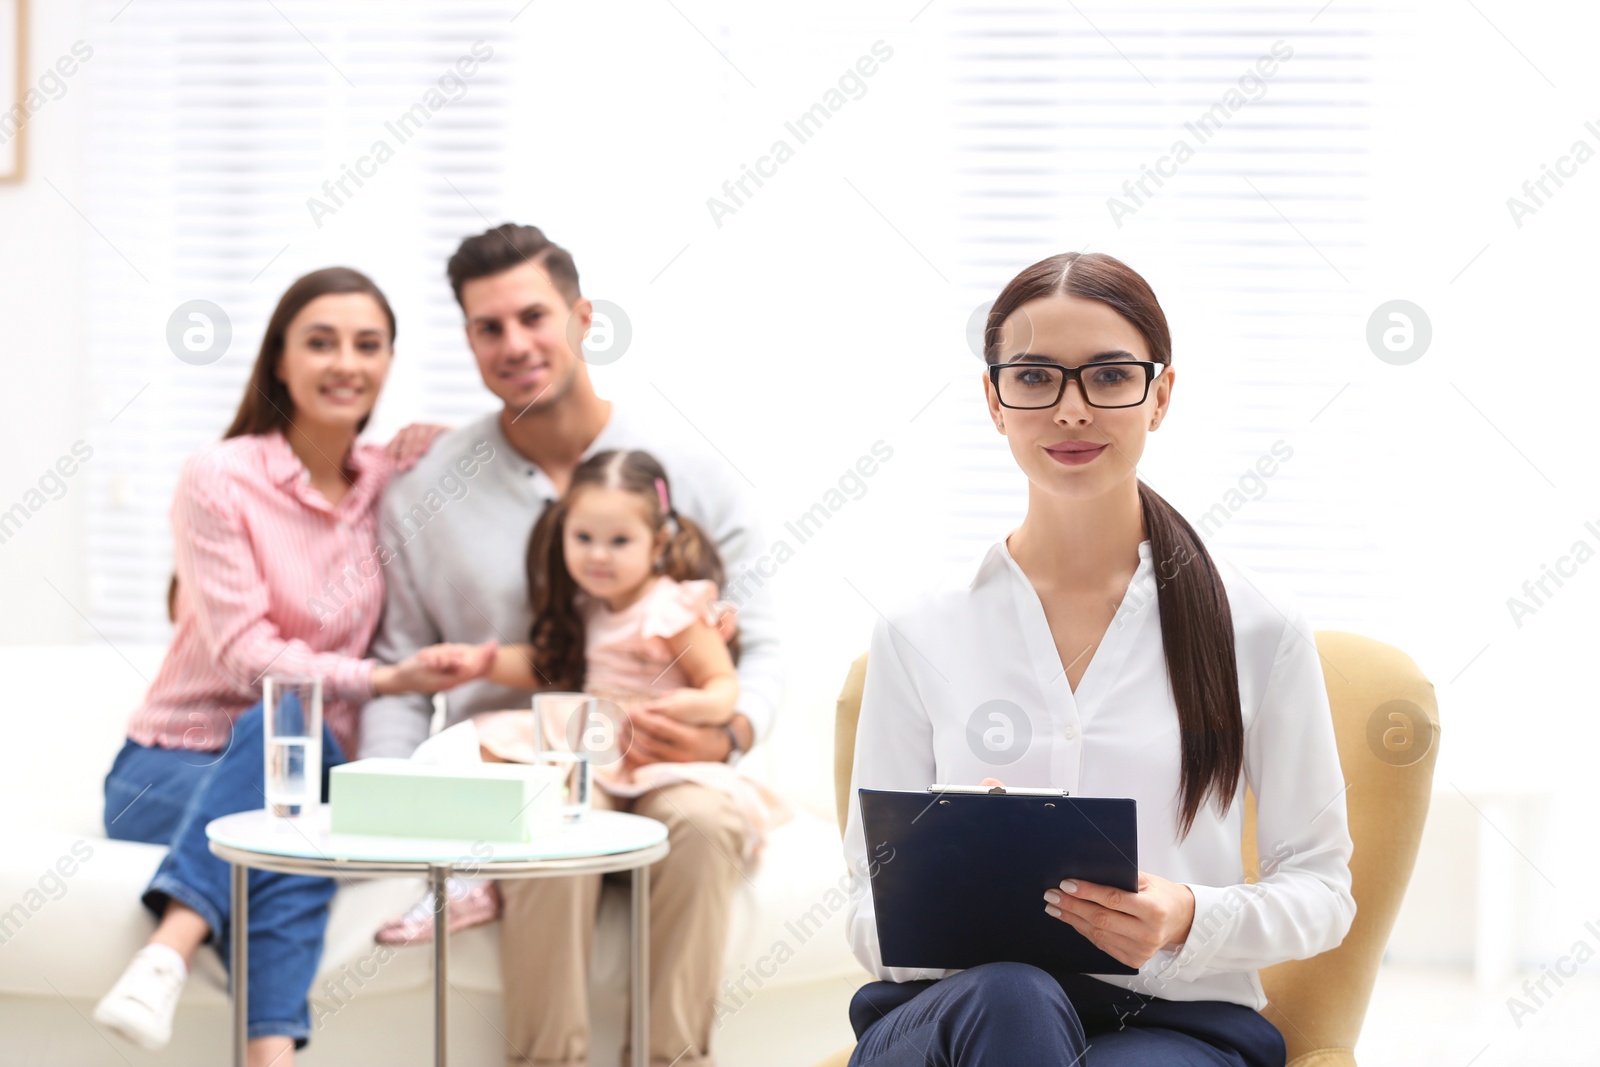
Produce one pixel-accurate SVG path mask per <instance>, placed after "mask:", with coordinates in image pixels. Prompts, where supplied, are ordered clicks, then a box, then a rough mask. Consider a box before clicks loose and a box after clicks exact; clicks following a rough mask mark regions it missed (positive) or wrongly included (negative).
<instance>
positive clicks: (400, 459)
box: [384, 422, 450, 471]
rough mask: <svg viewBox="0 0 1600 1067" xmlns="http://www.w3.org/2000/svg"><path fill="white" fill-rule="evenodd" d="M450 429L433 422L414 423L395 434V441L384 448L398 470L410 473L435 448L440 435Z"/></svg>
mask: <svg viewBox="0 0 1600 1067" xmlns="http://www.w3.org/2000/svg"><path fill="white" fill-rule="evenodd" d="M449 429H450V427H448V426H440V425H438V424H437V423H432V422H413V423H412V424H411V425H410V426H407V427H406V428H405V429H403V430H401V431H400V432H399V433H397V434H395V435H394V440H392V441H390V442H389V443H388V444H387V445H385V446H384V451H385V452H387V453H389V455H390V457H391V458H393V459H394V465H395V469H396V470H402V471H408V470H410V469H411V468H412V467H415V466H416V465H417V460H419V459H421V458H422V457H423V456H424V455H425V454H426V453H427V451H428V449H430V448H432V447H433V442H434V441H435V440H437V439H438V437H439V435H440V434H442V433H444V432H445V431H447V430H449Z"/></svg>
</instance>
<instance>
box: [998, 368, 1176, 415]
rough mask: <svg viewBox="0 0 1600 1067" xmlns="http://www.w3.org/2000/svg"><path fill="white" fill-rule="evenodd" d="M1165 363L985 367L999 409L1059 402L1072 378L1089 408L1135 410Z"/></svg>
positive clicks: (1148, 393)
mask: <svg viewBox="0 0 1600 1067" xmlns="http://www.w3.org/2000/svg"><path fill="white" fill-rule="evenodd" d="M1165 367H1166V364H1165V363H1157V362H1155V361H1154V360H1139V359H1130V360H1117V361H1115V362H1112V361H1109V360H1108V361H1106V362H1104V363H1085V364H1084V365H1083V366H1081V367H1063V366H1062V365H1061V364H1059V363H1046V362H1038V361H1022V362H1018V363H997V364H995V365H994V366H992V367H990V368H989V380H990V381H991V382H993V383H994V389H995V393H996V394H997V395H998V396H999V397H1000V406H1001V407H1008V408H1023V409H1026V410H1033V409H1038V408H1053V407H1055V406H1056V405H1057V404H1059V403H1061V397H1062V396H1063V395H1064V394H1065V393H1066V391H1067V383H1068V382H1070V381H1072V380H1073V379H1074V378H1076V379H1077V380H1078V388H1079V389H1081V390H1083V399H1084V400H1085V401H1086V402H1087V403H1088V404H1089V406H1090V407H1096V408H1136V407H1138V406H1139V405H1140V404H1143V403H1144V401H1145V397H1147V396H1149V395H1150V383H1151V382H1153V381H1155V380H1156V377H1157V376H1158V375H1160V373H1161V371H1162V370H1163V369H1164V368H1165Z"/></svg>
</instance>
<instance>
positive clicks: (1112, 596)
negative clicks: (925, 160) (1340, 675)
mask: <svg viewBox="0 0 1600 1067" xmlns="http://www.w3.org/2000/svg"><path fill="white" fill-rule="evenodd" d="M983 356H984V360H985V362H986V363H987V364H988V366H987V368H986V372H985V374H984V377H983V388H984V395H985V399H986V401H987V403H988V408H989V414H990V416H991V418H992V419H993V421H994V425H995V429H996V430H997V431H998V432H999V433H1001V434H1003V435H1004V436H1005V437H1006V440H1007V443H1008V444H1009V445H1010V447H1011V453H1012V456H1013V457H1014V459H1015V460H1016V463H1017V466H1018V467H1019V468H1020V472H1021V474H1022V475H1023V476H1024V477H1026V478H1027V479H1028V508H1027V514H1026V517H1025V518H1024V519H1023V521H1022V523H1021V525H1019V526H1018V527H1017V528H1016V529H1014V530H1011V531H1010V532H1009V533H1007V534H1006V535H1004V536H1003V537H1001V538H999V539H998V540H996V541H995V542H994V543H993V544H992V545H990V546H989V548H988V549H987V550H986V551H985V552H984V553H983V554H982V556H981V558H980V559H976V560H974V561H973V562H972V564H971V565H970V566H968V567H965V568H963V569H962V571H961V572H960V573H959V575H958V576H957V577H956V578H955V579H954V580H953V581H951V582H950V583H949V584H948V585H945V586H942V587H940V588H938V589H935V590H933V591H931V592H930V593H928V594H926V595H924V596H921V597H919V598H917V599H916V600H915V601H914V602H913V603H911V604H908V605H906V606H904V607H903V608H902V609H901V610H899V611H896V612H891V613H890V614H889V615H887V616H886V617H884V618H882V619H880V620H879V622H878V624H877V625H876V627H875V628H874V630H873V634H872V644H871V652H870V655H869V657H868V666H867V675H866V682H865V689H864V692H863V695H862V702H861V719H860V725H859V728H858V731H857V735H856V749H855V766H854V770H853V773H852V776H851V783H850V797H851V803H850V812H849V818H848V823H847V827H846V832H845V854H846V858H847V860H848V861H849V864H850V869H851V871H852V872H854V874H855V877H856V878H857V882H858V884H857V885H856V886H855V889H856V892H855V893H853V894H852V903H851V906H850V911H849V937H850V940H851V944H852V947H853V948H854V950H855V953H856V955H857V957H858V958H859V959H860V960H861V962H862V963H863V964H864V965H865V966H866V967H867V969H868V970H870V971H872V972H873V974H875V975H876V976H877V977H878V978H879V979H880V981H877V982H872V983H868V984H867V985H866V986H863V987H862V988H861V990H860V991H858V992H857V994H856V996H855V999H854V1000H853V1002H852V1003H851V1008H850V1017H851V1023H852V1026H853V1027H854V1029H855V1030H856V1034H857V1037H858V1039H859V1044H858V1046H857V1048H856V1050H855V1052H854V1054H853V1055H852V1057H851V1060H850V1063H851V1064H852V1067H870V1065H874V1064H877V1065H883V1067H887V1065H889V1064H897V1063H901V1062H906V1063H911V1062H915V1063H919V1064H920V1063H929V1064H939V1065H968V1064H983V1065H984V1067H1006V1065H1012V1064H1016V1065H1019V1067H1020V1065H1026V1067H1052V1065H1059V1067H1068V1065H1074V1064H1087V1065H1088V1067H1117V1065H1133V1064H1151V1063H1160V1064H1163V1065H1169V1067H1172V1065H1183V1064H1207V1065H1228V1067H1282V1065H1283V1063H1284V1057H1285V1049H1284V1043H1283V1038H1282V1036H1281V1034H1280V1033H1279V1032H1278V1030H1277V1029H1276V1028H1275V1027H1274V1026H1273V1024H1272V1023H1271V1022H1269V1021H1268V1020H1267V1019H1266V1018H1265V1017H1264V1016H1262V1015H1261V1014H1260V1009H1261V1008H1264V1007H1265V1006H1266V1003H1267V1001H1266V997H1265V996H1264V994H1263V993H1262V987H1261V983H1260V980H1259V978H1258V976H1257V973H1256V972H1257V970H1258V969H1259V968H1262V967H1267V966H1270V965H1272V964H1274V963H1278V962H1280V961H1283V960H1288V959H1302V958H1305V957H1309V956H1314V955H1317V954H1319V953H1322V952H1325V951H1327V950H1329V949H1331V948H1333V947H1334V946H1336V945H1338V944H1339V943H1340V941H1342V940H1343V938H1344V936H1345V933H1346V932H1347V931H1348V930H1349V928H1350V923H1351V921H1352V919H1353V918H1354V915H1355V901H1354V899H1353V898H1352V896H1351V894H1350V870H1349V866H1348V861H1349V858H1350V854H1351V851H1352V846H1351V841H1350V836H1349V832H1348V829H1347V825H1346V813H1345V804H1344V794H1343V789H1344V780H1343V776H1342V773H1341V771H1340V766H1339V757H1338V752H1337V750H1336V748H1335V744H1334V733H1333V724H1332V719H1331V714H1330V711H1329V706H1328V700H1327V692H1326V688H1325V682H1324V679H1323V675H1322V669H1321V665H1320V663H1319V660H1318V656H1317V650H1316V646H1315V645H1314V644H1313V634H1312V628H1311V626H1310V625H1309V623H1308V620H1307V618H1306V615H1305V613H1304V612H1303V611H1302V610H1301V608H1300V606H1299V604H1298V602H1297V601H1296V600H1295V598H1294V596H1293V595H1292V594H1291V593H1290V592H1288V591H1287V590H1286V589H1284V588H1282V587H1280V586H1277V585H1275V584H1273V583H1270V582H1268V581H1267V580H1265V579H1264V578H1263V577H1262V576H1260V575H1258V574H1256V573H1255V572H1253V571H1251V570H1249V569H1247V568H1246V567H1244V566H1242V565H1239V564H1235V563H1233V562H1231V561H1229V560H1227V559H1225V558H1219V557H1217V556H1216V555H1214V554H1213V553H1212V552H1210V551H1209V550H1208V549H1207V548H1206V546H1205V545H1204V544H1203V543H1202V542H1201V539H1200V537H1199V535H1198V534H1196V532H1195V530H1194V528H1193V527H1192V526H1191V525H1190V524H1189V523H1188V522H1187V521H1185V520H1184V518H1183V516H1181V515H1180V514H1178V512H1177V511H1176V510H1175V509H1173V507H1172V506H1171V505H1170V504H1168V503H1167V502H1166V501H1165V500H1163V499H1162V498H1161V497H1160V496H1158V495H1157V494H1156V493H1155V491H1154V490H1152V489H1151V488H1150V487H1149V486H1147V485H1146V484H1144V482H1143V481H1141V480H1140V479H1139V476H1138V470H1137V464H1138V462H1139V460H1140V458H1141V457H1142V456H1143V454H1144V451H1145V447H1146V445H1147V444H1148V443H1149V440H1150V435H1151V433H1152V432H1153V431H1154V430H1156V429H1157V428H1158V427H1159V426H1160V425H1161V423H1162V421H1163V420H1164V419H1165V418H1166V416H1167V413H1168V411H1169V410H1170V408H1171V404H1172V393H1173V384H1174V380H1175V375H1174V373H1173V371H1172V339H1171V336H1170V334H1169V332H1168V328H1167V322H1166V317H1165V315H1164V314H1163V312H1162V310H1161V306H1160V304H1159V303H1158V302H1157V300H1156V297H1155V294H1154V293H1153V292H1152V291H1151V289H1150V287H1149V285H1148V284H1147V283H1146V282H1145V280H1144V279H1143V278H1142V277H1140V276H1139V275H1138V274H1137V273H1135V272H1134V271H1133V270H1131V269H1130V268H1129V267H1127V266H1126V265H1125V264H1123V263H1121V262H1119V261H1118V260H1116V259H1113V258H1112V257H1110V256H1106V255H1102V254H1088V255H1080V254H1078V253H1067V254H1064V255H1059V256H1054V257H1051V258H1050V259H1046V260H1044V261H1042V262H1039V263H1036V264H1034V265H1033V266H1031V267H1029V268H1027V269H1026V270H1024V271H1022V273H1020V274H1018V275H1017V276H1016V277H1015V278H1013V279H1012V280H1011V282H1010V283H1009V284H1008V285H1007V286H1006V287H1005V289H1004V290H1003V291H1002V292H1001V293H1000V296H999V297H998V298H997V299H996V300H995V303H994V306H993V308H992V309H991V310H990V312H989V316H988V322H987V328H986V331H985V338H984V350H983ZM997 709H999V710H997ZM997 715H998V716H999V718H1001V719H1006V720H1007V721H1005V722H1003V723H1001V722H997V721H996V718H995V717H996V716H997ZM997 727H999V728H997ZM1002 780H1003V784H1005V785H1008V786H1020V787H1048V788H1052V789H1054V788H1060V789H1065V790H1067V791H1068V792H1069V793H1070V794H1071V795H1072V796H1085V797H1095V796H1101V797H1132V798H1134V800H1135V801H1136V804H1137V812H1138V861H1139V867H1140V871H1139V875H1138V883H1137V885H1138V888H1137V891H1136V892H1128V891H1126V890H1122V889H1117V888H1113V887H1109V886H1104V885H1098V884H1094V883H1091V882H1088V881H1082V880H1080V881H1076V882H1074V881H1072V880H1070V879H1069V880H1067V881H1064V882H1062V883H1061V884H1059V885H1048V886H1047V885H1041V886H1039V887H1038V890H1039V897H1038V898H1037V900H1036V903H1034V904H1028V905H1023V907H1037V908H1039V909H1040V910H1041V911H1042V912H1043V913H1044V917H1047V921H1049V922H1061V923H1066V924H1068V925H1070V926H1071V927H1072V928H1073V929H1074V930H1076V931H1077V932H1078V933H1079V934H1081V935H1083V936H1084V937H1085V938H1087V939H1088V940H1089V941H1090V942H1091V943H1092V944H1093V945H1094V946H1095V947H1097V948H1099V949H1100V950H1102V951H1103V952H1105V953H1107V954H1108V955H1110V956H1112V957H1113V958H1115V959H1116V960H1118V961H1119V962H1121V963H1123V964H1125V965H1126V966H1128V967H1130V968H1137V973H1136V974H1103V975H1087V974H1070V973H1049V972H1046V971H1045V970H1042V969H1040V968H1038V967H1035V966H1032V965H1029V964H1022V963H1015V962H1005V961H996V962H991V963H985V964H982V965H980V966H976V967H970V968H967V969H965V970H962V971H947V970H918V969H911V968H903V967H894V966H885V965H884V964H883V961H882V957H881V955H880V952H879V945H878V937H877V926H876V915H875V911H874V901H873V898H872V895H871V893H870V892H869V891H868V889H867V887H866V885H865V884H864V883H865V881H866V876H865V872H867V871H868V870H869V869H870V867H871V866H873V865H875V864H876V863H877V862H880V861H874V862H873V864H869V862H868V856H867V852H868V850H867V845H866V840H865V837H864V833H863V829H862V821H861V805H860V799H859V794H858V793H857V790H858V789H861V788H874V789H898V790H925V789H927V788H928V786H929V785H930V784H932V783H935V782H949V783H965V784H985V785H997V784H1002ZM1247 784H1248V785H1249V786H1250V787H1251V788H1252V789H1253V790H1254V792H1255V796H1256V799H1257V831H1256V834H1257V842H1258V849H1259V854H1260V856H1261V858H1262V869H1261V870H1260V871H1259V872H1252V873H1256V874H1258V878H1257V880H1255V881H1254V882H1247V881H1246V872H1245V871H1244V869H1243V859H1242V851H1241V843H1240V835H1241V830H1242V819H1243V814H1244V813H1243V808H1244V804H1243V800H1244V790H1245V787H1246V785H1247ZM1039 847H1041V848H1044V847H1048V846H1047V845H1046V844H1045V843H1043V842H1041V843H1040V846H1039ZM927 890H928V892H929V893H930V894H933V893H938V892H939V887H938V886H937V885H930V886H928V887H927ZM1044 917H1042V918H1044ZM1019 918H1020V917H1019Z"/></svg>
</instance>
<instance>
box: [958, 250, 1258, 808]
mask: <svg viewBox="0 0 1600 1067" xmlns="http://www.w3.org/2000/svg"><path fill="white" fill-rule="evenodd" d="M1062 295H1070V296H1075V297H1080V298H1083V299H1087V300H1098V301H1099V302H1100V303H1102V304H1105V305H1106V306H1107V307H1109V308H1111V309H1112V310H1113V311H1115V312H1116V313H1117V314H1119V315H1121V316H1122V317H1123V318H1124V319H1127V320H1128V322H1130V323H1131V324H1132V325H1133V327H1134V329H1136V330H1138V331H1139V333H1140V334H1141V335H1143V337H1144V341H1145V345H1146V347H1148V348H1149V350H1150V358H1151V359H1153V360H1155V361H1156V362H1158V363H1163V364H1167V365H1169V366H1170V365H1171V363H1172V335H1171V333H1170V332H1169V331H1168V329H1167V317H1166V315H1165V314H1164V313H1163V312H1162V310H1161V305H1160V303H1158V302H1157V300H1156V294H1155V293H1154V292H1153V291H1152V290H1151V289H1150V286H1149V283H1147V282H1146V281H1145V280H1144V279H1143V278H1141V277H1140V276H1139V275H1138V273H1136V272H1135V271H1134V270H1133V269H1132V268H1130V267H1129V266H1127V265H1126V264H1124V263H1123V262H1121V261H1120V260H1118V259H1115V258H1113V257H1111V256H1108V255H1105V254H1103V253H1099V252H1091V253H1088V254H1082V253H1078V252H1066V253H1063V254H1061V255H1058V256H1051V257H1050V258H1049V259H1045V260H1041V261H1040V262H1038V263H1035V264H1034V265H1033V266H1031V267H1028V268H1027V269H1026V270H1024V271H1023V272H1022V273H1020V274H1018V275H1017V276H1016V277H1015V278H1013V279H1011V281H1010V282H1009V283H1008V284H1007V285H1006V287H1005V289H1003V290H1002V291H1001V293H1000V295H999V296H998V297H997V298H996V299H995V302H994V306H993V307H992V308H990V310H989V318H988V322H987V327H986V329H985V330H984V344H983V358H984V362H986V363H991V364H992V363H994V362H995V361H996V360H997V359H999V356H1000V338H1001V326H1002V325H1003V324H1004V323H1005V321H1006V318H1007V317H1008V316H1010V315H1011V313H1012V312H1014V311H1016V310H1017V308H1019V307H1021V306H1022V305H1023V304H1026V303H1027V302H1028V301H1030V300H1037V299H1040V298H1041V297H1049V296H1062ZM1139 505H1140V508H1141V510H1142V512H1143V514H1144V526H1145V531H1146V532H1147V534H1148V536H1149V538H1150V550H1151V551H1150V555H1151V560H1152V562H1153V564H1154V566H1155V580H1156V604H1157V606H1158V608H1159V611H1160V614H1161V641H1162V644H1163V645H1164V646H1165V648H1166V658H1167V676H1168V678H1169V679H1170V680H1171V683H1172V693H1173V696H1174V698H1175V699H1176V702H1177V705H1178V733H1179V735H1180V737H1181V738H1182V743H1183V756H1182V764H1183V770H1182V774H1181V776H1180V778H1179V783H1178V789H1179V792H1180V793H1181V794H1182V798H1183V803H1182V809H1181V818H1180V823H1179V827H1180V829H1179V837H1180V839H1181V838H1183V837H1187V836H1188V834H1189V828H1190V827H1191V826H1192V825H1193V823H1194V818H1195V815H1196V814H1197V813H1198V812H1199V810H1200V807H1201V805H1202V804H1204V803H1205V800H1206V795H1207V794H1208V793H1214V799H1215V801H1216V806H1217V810H1218V814H1219V815H1226V814H1227V812H1228V808H1229V806H1230V805H1231V804H1232V802H1233V794H1234V791H1235V790H1236V789H1237V788H1238V785H1239V775H1240V774H1241V773H1242V772H1243V770H1244V723H1243V719H1242V717H1241V713H1240V708H1239V670H1238V662H1237V660H1236V658H1235V655H1234V644H1233V615H1232V612H1231V611H1230V610H1229V607H1228V594H1227V591H1226V590H1225V589H1224V588H1223V585H1222V578H1221V576H1220V575H1219V574H1218V573H1217V567H1216V563H1215V562H1214V561H1213V560H1212V558H1211V555H1210V553H1208V552H1207V551H1206V547H1205V544H1204V543H1203V542H1202V541H1201V540H1200V535H1199V534H1197V533H1196V532H1195V530H1194V527H1193V526H1190V525H1189V523H1188V522H1187V521H1186V520H1185V519H1184V517H1183V516H1182V515H1180V514H1178V512H1177V510H1176V509H1175V508H1173V506H1172V505H1171V504H1168V503H1167V502H1166V501H1165V500H1163V499H1162V498H1161V497H1160V496H1158V495H1157V494H1156V491H1155V490H1154V489H1151V488H1150V487H1149V486H1148V485H1146V484H1145V483H1144V482H1143V481H1140V482H1139Z"/></svg>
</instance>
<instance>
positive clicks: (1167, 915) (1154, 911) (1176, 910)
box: [979, 778, 1194, 967]
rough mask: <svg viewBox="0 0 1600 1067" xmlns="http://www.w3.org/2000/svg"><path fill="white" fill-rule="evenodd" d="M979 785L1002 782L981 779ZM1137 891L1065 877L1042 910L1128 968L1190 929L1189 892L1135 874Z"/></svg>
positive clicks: (1154, 876) (1177, 885)
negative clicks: (1137, 877)
mask: <svg viewBox="0 0 1600 1067" xmlns="http://www.w3.org/2000/svg"><path fill="white" fill-rule="evenodd" d="M979 784H981V785H998V786H1000V787H1001V788H1004V787H1005V783H1004V782H1002V781H1000V779H998V778H985V779H984V780H983V781H982V782H981V783H979ZM1138 886H1139V889H1138V892H1136V893H1130V892H1128V891H1127V890H1126V889H1118V888H1117V887H1115V886H1109V885H1101V884H1100V883H1098V882H1086V881H1084V880H1083V879H1082V878H1076V879H1074V878H1068V879H1066V880H1065V881H1063V882H1062V883H1061V884H1060V885H1059V886H1057V887H1055V888H1053V889H1047V890H1045V893H1044V899H1045V907H1044V910H1045V911H1046V912H1048V913H1049V915H1050V917H1051V918H1053V919H1060V920H1061V921H1062V922H1064V923H1068V924H1069V925H1071V927H1072V928H1073V929H1074V930H1076V931H1078V933H1080V934H1082V935H1083V936H1084V937H1086V938H1088V939H1089V941H1090V942H1091V943H1092V944H1093V945H1094V946H1095V947H1096V948H1098V949H1100V950H1101V951H1102V952H1104V953H1105V954H1106V955H1108V956H1110V957H1111V958H1112V959H1115V960H1117V961H1119V962H1121V963H1126V964H1127V965H1128V966H1129V967H1143V966H1144V964H1145V961H1146V960H1148V959H1149V958H1150V957H1151V956H1154V955H1155V954H1156V953H1157V952H1160V951H1161V950H1162V949H1163V948H1166V947H1167V946H1168V945H1171V946H1173V947H1177V946H1180V945H1182V944H1183V943H1184V942H1185V941H1187V940H1189V927H1190V926H1192V925H1193V924H1194V893H1193V891H1191V890H1190V889H1189V887H1188V886H1186V885H1184V884H1183V883H1181V882H1169V881H1167V880H1166V879H1165V878H1162V877H1161V876H1160V875H1157V874H1150V873H1149V872H1147V871H1140V872H1139V880H1138Z"/></svg>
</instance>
